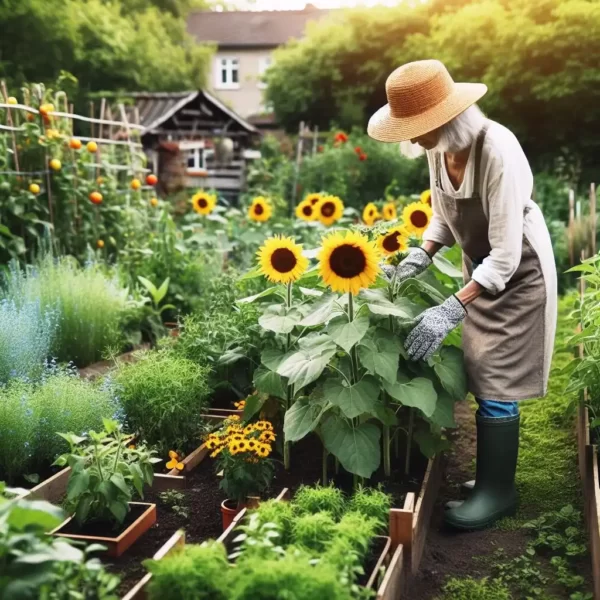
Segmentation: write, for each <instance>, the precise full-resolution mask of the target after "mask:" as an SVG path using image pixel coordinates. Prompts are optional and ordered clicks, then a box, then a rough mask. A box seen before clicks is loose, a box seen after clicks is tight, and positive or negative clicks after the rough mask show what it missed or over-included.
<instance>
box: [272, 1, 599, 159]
mask: <svg viewBox="0 0 600 600" xmlns="http://www.w3.org/2000/svg"><path fill="white" fill-rule="evenodd" d="M599 55H600V3H599V2H597V1H595V0H472V1H468V0H452V1H451V2H449V1H448V0H443V1H442V0H435V1H433V2H429V3H424V4H417V5H414V6H408V5H406V4H401V5H399V6H397V7H394V8H379V9H377V10H369V9H353V10H349V11H344V12H341V13H339V14H333V15H332V16H330V17H328V18H327V19H324V20H322V21H320V22H318V23H315V24H311V25H310V26H309V30H308V33H307V36H306V37H305V39H303V40H301V41H293V42H291V43H290V44H288V45H287V46H286V47H284V48H282V49H280V50H279V51H278V52H277V54H276V61H275V65H274V66H273V67H272V68H271V69H270V70H269V73H268V84H269V87H268V90H267V95H268V99H269V100H270V102H271V103H272V105H273V107H274V109H275V112H276V114H277V117H278V119H279V120H280V121H281V123H283V124H284V126H286V127H287V128H288V129H290V130H293V129H294V128H295V127H296V126H297V123H298V122H299V121H300V120H304V121H307V122H310V123H312V124H315V125H319V126H320V127H328V126H330V125H331V124H332V123H336V124H338V125H340V126H342V127H346V128H350V127H351V126H353V125H359V126H362V127H364V126H365V125H366V123H367V121H368V118H369V116H370V115H371V114H372V113H373V112H374V111H375V110H377V109H378V108H379V107H380V106H382V105H383V104H385V102H386V98H385V80H386V78H387V76H388V75H389V74H390V73H391V71H392V70H394V69H395V68H396V67H398V66H399V65H401V64H403V63H405V62H409V61H411V60H419V59H424V58H438V59H440V60H441V61H442V62H444V63H445V64H446V66H447V67H448V69H449V70H450V72H451V74H452V75H453V77H454V78H455V80H457V81H482V82H484V83H486V84H487V85H488V87H489V92H488V94H487V95H486V97H485V98H484V99H483V100H482V102H481V106H482V108H483V110H484V111H485V112H486V113H487V114H488V115H489V116H490V117H491V118H493V119H496V120H498V121H500V122H502V123H503V124H505V125H506V126H508V127H509V128H511V129H512V130H513V131H514V132H515V134H516V135H517V136H518V137H519V139H520V141H521V143H522V144H523V146H524V147H525V149H526V151H528V153H529V155H530V156H532V157H533V158H534V161H535V162H536V163H537V166H538V167H539V166H554V162H555V161H556V158H557V156H562V158H563V160H566V161H567V163H568V164H570V165H571V166H572V167H573V166H574V167H575V168H578V167H579V166H582V167H586V166H588V167H589V166H592V163H593V161H594V158H595V156H594V155H597V153H598V152H599V151H600V138H598V136H597V134H596V132H597V131H598V130H599V129H600V64H599V63H598V56H599Z"/></svg>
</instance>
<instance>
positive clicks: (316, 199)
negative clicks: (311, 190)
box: [310, 196, 320, 206]
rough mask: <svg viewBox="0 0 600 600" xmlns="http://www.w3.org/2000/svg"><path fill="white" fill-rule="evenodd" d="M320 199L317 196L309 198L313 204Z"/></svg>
mask: <svg viewBox="0 0 600 600" xmlns="http://www.w3.org/2000/svg"><path fill="white" fill-rule="evenodd" d="M319 200H320V198H319V196H315V197H314V198H311V199H310V203H311V204H312V205H313V206H314V205H315V204H316V203H317V202H318V201H319Z"/></svg>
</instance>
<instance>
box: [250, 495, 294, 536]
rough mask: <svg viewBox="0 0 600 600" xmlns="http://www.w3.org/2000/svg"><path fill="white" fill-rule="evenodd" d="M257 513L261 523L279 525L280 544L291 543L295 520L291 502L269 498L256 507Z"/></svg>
mask: <svg viewBox="0 0 600 600" xmlns="http://www.w3.org/2000/svg"><path fill="white" fill-rule="evenodd" d="M256 513H257V514H258V516H259V519H260V522H261V523H273V524H275V525H277V530H278V531H279V538H278V540H277V542H278V543H279V544H281V545H286V544H288V543H289V541H290V536H291V534H292V524H293V521H294V509H293V508H292V505H291V504H290V503H289V502H278V501H277V500H267V501H266V502H261V503H260V505H259V507H258V508H257V509H256Z"/></svg>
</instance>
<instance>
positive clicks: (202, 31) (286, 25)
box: [187, 7, 331, 47]
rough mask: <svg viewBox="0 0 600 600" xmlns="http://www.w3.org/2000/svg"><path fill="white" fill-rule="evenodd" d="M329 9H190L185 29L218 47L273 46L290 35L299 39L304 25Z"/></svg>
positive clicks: (199, 38)
mask: <svg viewBox="0 0 600 600" xmlns="http://www.w3.org/2000/svg"><path fill="white" fill-rule="evenodd" d="M330 12H331V11H330V10H321V9H317V8H314V7H311V8H305V9H304V10H270V11H224V12H207V11H199V12H192V13H191V14H190V15H189V17H188V21H187V29H188V32H189V33H190V34H191V35H193V36H194V37H195V38H196V40H197V41H199V42H214V43H217V44H218V45H219V47H227V46H229V47H241V46H253V47H275V46H281V45H282V44H285V43H286V42H288V41H289V40H290V39H291V38H296V39H297V38H301V37H302V36H303V35H304V30H305V29H306V24H307V23H308V22H309V21H316V20H319V19H322V18H323V17H325V16H326V15H328V14H329V13H330Z"/></svg>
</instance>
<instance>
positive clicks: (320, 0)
mask: <svg viewBox="0 0 600 600" xmlns="http://www.w3.org/2000/svg"><path fill="white" fill-rule="evenodd" d="M308 1H309V2H310V3H311V4H314V5H315V6H316V7H317V8H340V7H342V6H343V7H352V6H376V5H379V6H394V5H396V4H399V3H400V1H401V0H308ZM306 2H307V0H230V4H234V5H235V6H236V8H238V10H301V9H303V8H304V5H305V4H306Z"/></svg>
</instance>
